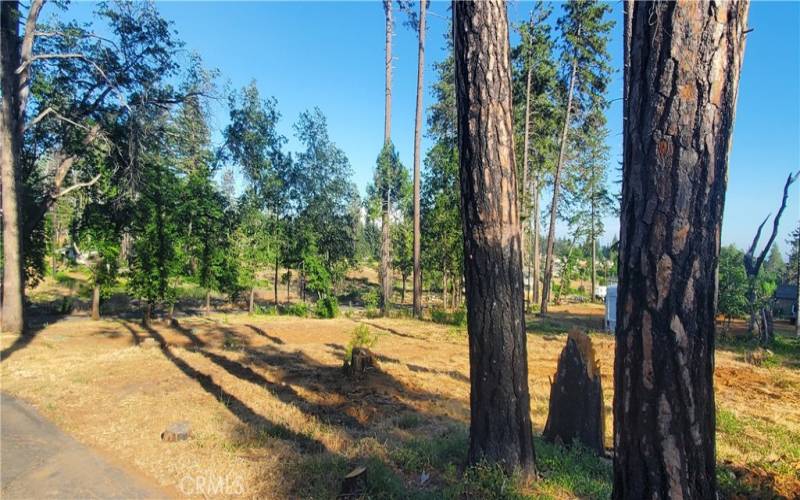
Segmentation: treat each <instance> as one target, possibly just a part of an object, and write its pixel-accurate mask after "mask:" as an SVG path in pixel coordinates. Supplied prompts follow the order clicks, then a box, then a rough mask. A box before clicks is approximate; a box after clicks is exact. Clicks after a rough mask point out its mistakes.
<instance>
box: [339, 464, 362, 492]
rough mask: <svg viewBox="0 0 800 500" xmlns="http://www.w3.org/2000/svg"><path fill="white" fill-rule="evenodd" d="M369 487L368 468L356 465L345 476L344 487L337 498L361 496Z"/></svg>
mask: <svg viewBox="0 0 800 500" xmlns="http://www.w3.org/2000/svg"><path fill="white" fill-rule="evenodd" d="M366 489H367V468H366V467H363V466H361V467H356V468H355V469H353V470H352V471H350V473H349V474H347V475H346V476H344V480H343V481H342V489H341V490H340V491H339V495H338V496H337V497H336V498H361V497H362V495H364V493H365V492H366Z"/></svg>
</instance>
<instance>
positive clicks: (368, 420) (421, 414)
mask: <svg viewBox="0 0 800 500" xmlns="http://www.w3.org/2000/svg"><path fill="white" fill-rule="evenodd" d="M145 330H146V332H147V333H148V334H149V335H150V336H151V337H152V338H154V339H155V340H156V341H157V342H158V344H159V346H160V349H161V352H162V353H163V355H164V356H165V357H166V358H167V359H168V360H169V361H171V362H172V363H173V364H174V365H175V366H176V367H177V368H178V369H179V370H180V371H181V372H183V373H184V374H185V375H186V376H187V377H189V378H191V379H193V380H194V381H196V382H197V383H198V384H199V385H200V386H201V387H202V388H203V389H204V390H205V391H206V392H207V393H208V394H210V395H211V396H213V397H214V398H215V399H216V400H217V401H219V402H221V403H223V404H224V405H225V406H226V408H227V409H228V410H229V411H230V412H231V413H232V414H233V415H234V416H235V417H236V418H237V419H238V421H239V425H238V426H237V427H236V428H235V430H234V434H233V435H232V439H234V442H236V443H237V444H238V445H240V446H244V447H249V448H251V449H256V448H271V447H272V446H274V445H273V444H270V443H272V442H273V441H272V439H273V438H274V439H279V440H285V441H287V442H289V443H293V444H296V445H297V449H298V451H299V452H300V454H299V455H291V457H294V458H291V459H287V460H289V461H288V462H287V463H286V464H285V465H284V466H283V467H282V471H281V473H280V474H281V476H282V477H285V485H286V491H287V493H286V494H287V495H289V496H299V497H309V494H310V492H311V490H309V487H310V486H309V479H312V481H311V482H315V483H316V482H320V484H324V487H322V488H321V489H320V490H319V491H321V492H323V494H322V496H323V497H331V496H335V494H336V493H337V492H338V490H337V488H338V484H339V483H340V481H341V479H342V476H343V474H344V473H346V472H347V471H349V470H350V469H351V468H352V467H353V466H355V465H356V464H361V463H369V464H372V465H371V466H370V467H371V473H374V471H375V467H383V468H384V472H385V473H386V474H390V475H391V476H392V477H393V478H394V479H393V480H396V481H400V483H401V484H402V480H401V479H400V476H398V475H397V473H396V472H394V471H392V470H391V468H390V467H389V466H387V465H386V464H385V461H386V460H387V458H386V455H385V453H387V452H389V453H393V452H392V450H395V449H405V448H406V447H408V446H412V444H411V442H410V441H409V440H414V439H415V438H414V437H413V436H414V435H419V434H425V435H429V434H430V433H441V432H447V431H443V429H445V428H449V429H453V428H458V429H464V428H465V427H464V423H463V422H462V421H460V420H456V419H455V418H453V417H452V416H450V415H451V413H445V412H443V411H440V410H439V405H440V404H443V405H444V406H446V407H447V408H448V409H449V410H450V411H452V410H453V408H455V407H458V411H459V412H461V413H464V412H465V411H466V408H465V407H466V405H465V404H464V402H463V401H461V400H456V399H452V398H449V397H447V396H442V395H440V394H436V393H432V392H427V391H426V390H424V389H421V388H419V387H416V386H414V385H413V383H412V384H408V383H406V382H404V381H402V380H399V379H397V378H396V377H394V376H393V375H391V374H388V373H385V372H382V371H380V370H370V371H368V373H367V374H366V375H365V376H364V377H363V378H349V377H346V376H345V375H344V373H343V371H342V369H341V366H340V365H338V364H336V363H334V364H326V363H324V362H320V361H318V360H316V359H314V358H311V357H310V356H308V355H306V354H305V353H303V352H301V351H292V352H290V351H285V350H282V348H281V346H280V344H278V345H275V344H272V343H269V344H260V345H257V346H255V347H254V346H251V345H250V343H249V342H247V341H246V339H247V338H248V337H249V338H253V337H252V336H250V335H248V333H249V332H247V331H246V330H244V329H242V330H243V331H241V332H237V331H236V329H234V328H231V327H227V326H221V325H216V326H214V327H211V329H210V330H206V329H203V330H202V331H200V332H198V331H197V330H195V329H192V328H186V327H184V326H182V325H180V323H179V322H176V323H173V324H172V325H170V326H169V327H167V325H162V326H159V327H158V330H157V329H156V328H152V327H150V328H145ZM220 330H221V331H223V332H224V333H225V335H226V337H227V336H231V335H238V336H239V337H240V338H241V339H242V341H241V342H240V345H239V346H238V347H236V348H233V349H227V350H226V348H225V347H224V346H221V345H219V344H220V342H221V341H222V336H221V335H219V331H220ZM173 334H175V335H178V334H179V336H182V337H183V338H185V339H186V340H188V341H189V343H188V344H185V343H183V342H182V341H181V340H182V339H180V338H177V337H176V336H174V335H173ZM256 335H257V333H256ZM176 341H177V343H176ZM332 345H333V346H335V347H332V349H334V350H337V351H338V350H341V349H343V348H342V347H341V346H339V345H338V344H332ZM177 346H185V347H184V348H183V349H181V348H176V347H177ZM184 353H185V354H184ZM190 353H193V354H192V356H193V355H194V354H199V355H200V356H202V357H203V358H205V359H206V360H207V361H208V362H210V363H212V364H213V366H215V367H218V368H220V369H221V370H223V371H224V372H225V373H226V374H229V375H231V376H233V377H236V378H237V379H239V380H242V381H245V382H248V383H250V384H253V385H255V386H258V387H259V388H261V389H262V390H264V391H266V392H267V393H268V394H270V395H272V396H274V397H275V398H276V399H278V400H280V401H282V402H283V403H285V404H287V405H290V406H291V407H292V408H294V409H297V410H298V411H299V412H300V413H301V414H303V415H305V416H306V417H307V418H309V417H311V420H306V419H303V420H301V421H298V422H300V423H299V424H298V425H300V427H297V426H296V425H294V424H291V427H289V426H288V425H283V424H281V423H276V422H273V421H272V420H270V418H269V417H268V416H267V414H263V413H259V412H258V411H256V409H254V408H253V407H250V406H248V404H247V402H246V401H245V400H242V399H239V398H237V397H236V396H234V395H233V394H232V393H231V389H232V387H230V386H229V387H226V382H225V379H220V378H219V377H218V375H217V373H218V372H217V370H213V371H209V369H208V368H207V369H200V368H199V367H198V365H197V364H196V361H197V359H198V358H194V359H195V362H192V358H190V357H189V356H187V355H189V354H190ZM389 359H391V358H389ZM192 365H194V366H192ZM212 377H213V378H212ZM227 380H230V379H227ZM228 383H230V382H228ZM269 411H270V412H273V411H274V410H269ZM270 414H271V413H270ZM315 420H316V421H319V422H320V423H322V424H323V426H322V427H320V426H318V425H317V424H316V423H314V422H315ZM278 421H279V422H282V420H281V419H280V418H279V419H278ZM411 421H414V422H418V424H416V423H415V425H414V427H415V431H414V433H413V434H409V433H408V432H407V431H402V430H400V429H405V427H403V426H404V425H407V424H408V422H411ZM304 428H308V429H309V430H308V431H305V430H300V431H299V432H298V430H296V429H304ZM320 433H322V434H320ZM398 433H399V434H398ZM328 436H330V438H331V439H332V440H333V441H328V440H327V439H328ZM337 436H339V437H337ZM264 437H267V438H269V439H266V440H265V439H264ZM341 439H344V443H346V444H333V443H337V442H338V443H342V441H341ZM326 443H330V445H329V446H326ZM363 443H375V444H376V445H377V443H381V444H380V446H381V449H383V450H384V451H376V450H375V449H374V448H373V447H372V446H373V445H368V446H364V444H363ZM334 446H335V447H336V448H335V450H336V451H334V448H332V447H334ZM342 446H344V448H342ZM414 446H417V445H414ZM342 450H345V451H342ZM464 451H465V450H464ZM376 453H377V455H376ZM464 455H465V453H464ZM376 457H378V458H376ZM317 466H320V467H322V468H323V469H324V470H313V471H312V470H308V469H307V467H311V468H312V469H314V468H316V467H317ZM299 471H306V472H303V473H298V472H299ZM271 472H274V471H271ZM265 473H266V471H265ZM316 488H317V487H316V486H315V487H313V488H312V490H314V491H316ZM403 491H405V490H403ZM250 493H253V492H250ZM255 493H256V494H257V495H260V494H263V495H265V496H274V495H275V494H276V492H274V491H263V492H255ZM307 493H308V494H307ZM311 496H314V495H311Z"/></svg>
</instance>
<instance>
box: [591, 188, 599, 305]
mask: <svg viewBox="0 0 800 500" xmlns="http://www.w3.org/2000/svg"><path fill="white" fill-rule="evenodd" d="M594 204H595V197H594V188H592V223H591V224H592V226H591V229H590V233H589V237H590V240H591V244H592V291H591V292H590V295H589V297H590V301H591V302H594V297H595V296H594V291H595V288H596V287H597V267H596V262H597V241H596V240H595V229H594V228H595V220H594Z"/></svg>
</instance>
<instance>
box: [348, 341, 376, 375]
mask: <svg viewBox="0 0 800 500" xmlns="http://www.w3.org/2000/svg"><path fill="white" fill-rule="evenodd" d="M376 366H377V365H376V363H375V359H374V358H373V357H372V353H371V352H369V349H365V348H363V347H354V348H353V352H352V353H351V355H350V359H349V360H348V359H345V360H344V366H343V367H342V369H343V370H344V373H345V374H346V375H347V376H348V377H354V376H361V375H364V373H365V372H366V371H367V369H368V368H376Z"/></svg>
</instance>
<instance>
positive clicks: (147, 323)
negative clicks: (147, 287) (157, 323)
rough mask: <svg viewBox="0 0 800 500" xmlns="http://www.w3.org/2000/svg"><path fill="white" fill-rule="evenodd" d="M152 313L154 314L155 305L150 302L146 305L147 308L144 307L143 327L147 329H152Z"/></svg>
mask: <svg viewBox="0 0 800 500" xmlns="http://www.w3.org/2000/svg"><path fill="white" fill-rule="evenodd" d="M152 312H153V304H152V303H151V302H150V301H149V300H148V301H147V304H145V306H144V311H143V314H142V325H143V326H144V327H145V328H149V327H150V317H151V314H152Z"/></svg>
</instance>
